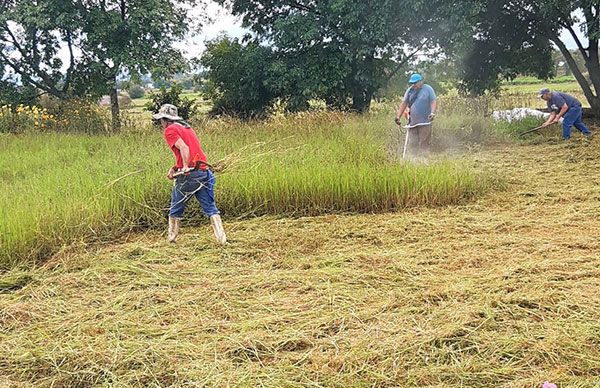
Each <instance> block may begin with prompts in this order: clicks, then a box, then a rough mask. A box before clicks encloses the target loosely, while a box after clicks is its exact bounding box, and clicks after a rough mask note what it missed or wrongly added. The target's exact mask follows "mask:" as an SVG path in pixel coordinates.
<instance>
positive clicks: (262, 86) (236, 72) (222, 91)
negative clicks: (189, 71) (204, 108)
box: [200, 37, 277, 118]
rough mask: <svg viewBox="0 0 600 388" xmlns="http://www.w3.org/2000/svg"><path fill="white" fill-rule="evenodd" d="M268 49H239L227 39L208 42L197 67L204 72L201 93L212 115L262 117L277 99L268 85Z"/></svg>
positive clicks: (269, 56) (254, 46) (236, 41)
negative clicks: (204, 69) (203, 69)
mask: <svg viewBox="0 0 600 388" xmlns="http://www.w3.org/2000/svg"><path fill="white" fill-rule="evenodd" d="M272 59H273V53H272V51H271V49H270V48H268V47H264V46H260V45H258V44H256V43H250V44H248V45H242V44H241V43H240V42H239V40H237V39H233V40H232V39H229V38H226V37H221V38H217V39H216V40H214V41H212V42H208V44H207V47H206V51H205V52H204V54H203V55H202V57H201V58H200V64H201V66H203V67H204V68H206V69H207V70H206V72H205V75H204V76H205V78H206V81H205V83H204V90H203V93H204V95H206V96H207V97H208V98H209V99H210V100H212V102H213V108H212V111H211V113H212V114H229V115H234V116H239V117H242V118H253V117H262V116H263V115H264V114H265V112H266V110H267V109H268V108H269V107H270V106H271V105H272V104H273V101H274V100H275V99H276V98H277V94H276V93H275V92H274V88H272V87H270V86H269V85H268V79H269V78H270V74H269V63H270V62H271V60H272Z"/></svg>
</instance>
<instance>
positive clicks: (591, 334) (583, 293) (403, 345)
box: [0, 137, 600, 387]
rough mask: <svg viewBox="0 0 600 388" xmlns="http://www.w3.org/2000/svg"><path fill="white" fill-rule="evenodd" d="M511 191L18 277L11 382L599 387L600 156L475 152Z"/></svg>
mask: <svg viewBox="0 0 600 388" xmlns="http://www.w3.org/2000/svg"><path fill="white" fill-rule="evenodd" d="M463 158H464V161H465V163H469V164H470V165H471V164H474V165H475V166H477V168H478V169H479V170H481V171H489V170H493V171H499V172H501V173H502V175H503V176H504V177H505V179H506V183H507V187H506V188H505V190H503V191H493V192H489V193H487V194H486V195H483V196H481V197H479V198H478V199H476V200H474V201H473V202H470V203H463V204H457V205H449V206H445V207H437V208H417V209H412V210H405V211H401V212H397V213H387V214H379V215H368V214H366V215H326V216H321V217H312V218H272V217H263V218H257V219H253V220H244V221H235V220H231V219H229V220H226V225H225V226H226V228H227V231H228V234H229V236H230V240H231V243H230V245H228V246H226V247H217V246H216V245H215V244H214V243H213V239H212V237H211V235H210V230H209V227H208V226H200V227H187V228H185V229H184V231H183V234H182V237H181V239H180V242H179V243H178V244H177V245H170V244H167V243H166V239H165V236H164V234H161V233H159V232H146V233H137V234H131V235H128V236H126V237H124V238H122V239H121V240H120V241H118V242H115V243H114V244H111V245H105V246H96V247H93V246H92V247H89V246H88V247H85V246H77V245H74V246H71V247H69V248H66V249H64V250H63V251H62V252H61V253H59V254H57V255H55V256H54V257H53V258H52V259H51V260H50V261H48V262H46V263H45V264H44V265H43V266H41V267H38V268H36V269H31V270H28V271H26V270H12V271H10V272H8V273H5V274H4V275H3V276H2V281H3V282H4V283H1V284H2V287H3V291H2V293H0V385H4V386H11V387H13V386H30V385H32V386H65V387H66V386H95V385H98V386H248V387H251V386H340V387H347V386H438V387H461V386H467V387H492V386H493V387H540V386H541V385H542V383H543V382H544V381H553V382H555V383H557V384H558V385H559V386H561V387H563V386H569V387H573V386H575V387H593V386H599V385H600V377H599V376H600V269H599V268H600V266H599V260H600V242H599V240H598V236H599V234H600V223H599V222H598V220H599V218H600V189H599V188H600V172H599V170H598V168H597V161H598V160H599V158H600V143H599V142H598V139H594V140H593V141H592V142H591V143H590V142H586V141H583V140H579V139H575V140H574V141H572V142H570V143H558V142H557V141H556V139H555V138H554V137H533V138H532V139H531V140H529V141H527V142H525V143H520V144H512V145H509V146H502V147H499V148H495V149H494V148H492V149H488V150H484V151H481V152H475V153H470V154H469V155H467V156H464V157H463Z"/></svg>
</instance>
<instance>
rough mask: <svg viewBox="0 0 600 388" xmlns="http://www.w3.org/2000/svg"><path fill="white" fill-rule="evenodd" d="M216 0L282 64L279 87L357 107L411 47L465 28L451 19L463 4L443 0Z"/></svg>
mask: <svg viewBox="0 0 600 388" xmlns="http://www.w3.org/2000/svg"><path fill="white" fill-rule="evenodd" d="M217 1H218V2H219V3H221V4H226V5H229V6H231V9H232V12H233V13H234V14H235V15H241V16H243V21H244V24H245V26H247V27H250V28H252V30H253V31H254V32H255V33H256V37H257V38H256V39H257V40H258V41H265V42H268V43H269V44H270V45H271V46H272V47H273V50H274V52H275V54H276V57H277V59H278V61H279V64H280V66H281V68H282V69H289V72H288V73H287V77H286V78H284V79H283V80H280V81H282V86H281V87H285V85H290V84H297V85H298V87H299V89H300V90H299V91H298V93H294V94H292V95H291V97H293V98H294V99H296V100H298V102H300V103H302V101H303V100H304V99H306V98H307V97H310V96H312V95H316V96H319V97H321V98H324V99H325V100H327V101H328V103H330V104H331V105H341V106H343V105H346V104H348V105H349V107H350V108H351V109H352V110H354V111H357V112H365V111H367V110H368V109H369V107H370V103H371V100H372V98H373V95H374V93H375V92H376V90H377V89H379V88H380V87H381V86H383V85H384V84H385V83H386V82H387V80H388V79H390V78H391V77H393V76H394V75H395V74H397V72H398V71H399V70H400V69H401V68H402V66H403V65H404V64H405V63H407V62H408V61H410V60H411V59H414V58H415V57H416V56H417V55H418V54H423V53H429V54H432V53H435V52H439V49H440V48H441V47H447V48H449V47H451V46H452V44H453V42H454V41H455V40H456V37H457V34H462V33H464V29H463V30H461V29H456V28H452V26H453V24H454V21H455V20H464V18H465V14H467V13H468V12H470V11H469V9H468V8H466V7H463V8H457V7H454V6H453V4H449V2H447V1H443V0H430V1H424V0H415V1H397V0H320V1H314V0H295V1H289V0H217ZM294 74H295V75H296V76H294ZM288 90H289V89H288Z"/></svg>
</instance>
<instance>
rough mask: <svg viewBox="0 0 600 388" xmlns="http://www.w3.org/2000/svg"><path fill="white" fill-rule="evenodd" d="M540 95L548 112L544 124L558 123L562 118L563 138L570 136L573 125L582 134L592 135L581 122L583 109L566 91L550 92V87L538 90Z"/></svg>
mask: <svg viewBox="0 0 600 388" xmlns="http://www.w3.org/2000/svg"><path fill="white" fill-rule="evenodd" d="M540 97H541V98H542V99H544V100H545V101H546V102H547V103H548V112H549V113H550V117H549V118H548V120H546V122H545V123H544V126H547V125H550V124H554V123H558V122H560V119H561V118H562V119H563V139H565V140H567V139H569V138H570V137H571V127H573V126H575V128H577V130H578V131H579V132H581V133H583V135H584V136H586V137H591V136H592V133H591V132H590V130H589V129H588V127H586V126H585V124H584V123H583V120H582V114H583V110H582V109H581V102H579V100H577V99H576V98H575V97H573V96H571V95H569V94H566V93H560V92H552V91H550V89H542V90H540Z"/></svg>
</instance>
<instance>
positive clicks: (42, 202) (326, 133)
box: [0, 113, 483, 267]
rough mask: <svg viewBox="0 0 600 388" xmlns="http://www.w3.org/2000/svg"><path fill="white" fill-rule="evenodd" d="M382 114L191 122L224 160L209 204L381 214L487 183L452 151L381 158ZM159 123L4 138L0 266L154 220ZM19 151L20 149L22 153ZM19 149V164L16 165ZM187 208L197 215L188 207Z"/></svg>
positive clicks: (241, 212)
mask: <svg viewBox="0 0 600 388" xmlns="http://www.w3.org/2000/svg"><path fill="white" fill-rule="evenodd" d="M388 120H389V118H388V117H387V116H375V117H366V118H358V117H355V118H353V117H349V116H345V115H341V114H325V113H323V114H304V115H298V116H294V117H292V118H287V119H282V118H276V119H274V120H272V121H270V122H267V123H261V124H241V123H239V122H235V121H232V122H216V123H215V122H209V123H198V132H199V133H200V136H201V138H202V141H203V144H204V148H205V150H206V152H207V153H208V155H209V157H210V159H211V161H213V162H214V161H215V160H219V159H222V158H226V159H225V160H226V161H228V162H229V164H230V166H229V170H228V171H227V172H226V173H225V174H223V175H221V176H220V177H219V180H218V187H217V202H218V205H219V207H220V209H221V210H222V212H223V213H224V214H225V216H227V217H239V216H249V215H265V214H274V215H293V216H301V215H316V214H323V213H330V212H338V213H339V212H379V211H386V210H396V209H401V208H406V207H412V206H421V205H423V206H436V205H444V204H449V203H456V202H458V201H461V200H463V199H466V198H470V197H472V196H473V195H476V194H477V193H478V192H480V191H481V190H483V187H482V182H481V181H480V180H479V178H478V177H477V176H476V175H475V174H473V173H472V172H471V171H470V170H469V169H467V168H465V167H464V166H459V165H457V164H456V163H452V162H448V161H439V162H436V163H432V164H429V165H411V164H401V163H398V161H397V160H394V159H393V158H390V157H389V154H388V150H387V149H388V147H387V146H388V142H389V136H388V135H389V128H390V125H391V123H389V121H388ZM163 142H164V140H163V139H162V138H161V134H160V131H152V130H143V129H139V130H137V131H130V132H127V133H123V134H120V135H114V136H108V137H106V136H84V135H74V134H45V135H38V134H36V135H28V134H25V135H22V136H19V137H12V136H5V137H4V138H3V141H2V143H1V144H0V148H1V150H2V152H1V154H0V155H1V156H0V161H1V163H0V165H1V166H2V167H1V168H0V180H2V181H3V183H4V184H3V185H2V186H1V188H0V194H1V195H0V209H1V210H0V212H1V213H0V219H1V220H2V222H1V223H0V236H1V237H0V238H1V241H0V242H1V247H0V267H8V266H12V265H15V264H18V263H23V262H31V261H33V260H37V259H39V258H41V257H45V256H47V255H49V254H51V253H53V252H55V251H56V250H57V249H58V248H60V247H61V246H63V245H68V244H71V243H73V242H75V241H82V242H86V241H89V240H91V239H93V240H103V239H111V238H114V237H115V236H118V235H120V234H122V233H123V232H125V231H128V230H131V229H133V228H139V227H162V226H163V225H164V217H165V215H166V211H167V208H168V200H169V192H170V184H169V183H168V182H167V181H166V180H165V178H164V173H165V172H166V170H167V169H168V167H169V166H170V165H171V163H172V155H171V154H170V152H169V150H168V149H167V148H166V146H165V145H164V144H163ZM24 150H25V151H24ZM23 152H26V154H27V158H26V160H27V163H26V164H22V163H21V161H22V160H23ZM190 210H191V213H192V215H194V214H197V213H198V207H197V206H193V207H192V208H191V209H190Z"/></svg>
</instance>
